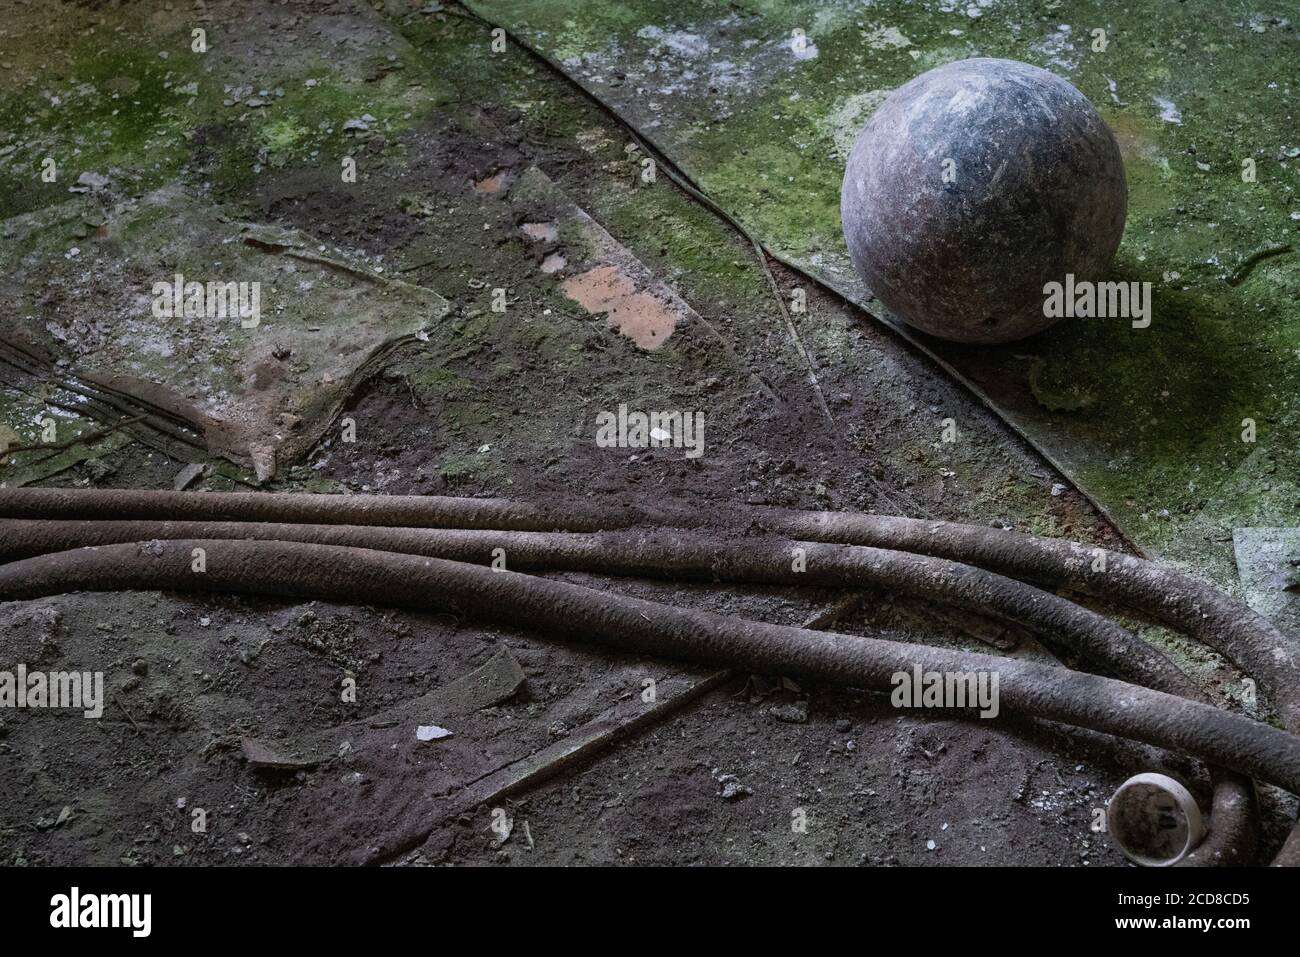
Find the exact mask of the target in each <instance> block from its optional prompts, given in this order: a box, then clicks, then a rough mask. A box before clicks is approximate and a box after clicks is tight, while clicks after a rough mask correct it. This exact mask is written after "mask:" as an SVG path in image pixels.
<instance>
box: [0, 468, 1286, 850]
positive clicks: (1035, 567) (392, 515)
mask: <svg viewBox="0 0 1300 957" xmlns="http://www.w3.org/2000/svg"><path fill="white" fill-rule="evenodd" d="M0 515H13V516H29V517H40V518H44V517H51V518H53V517H79V518H101V517H102V518H108V517H118V518H149V519H157V518H165V517H174V518H192V519H231V520H241V519H243V520H254V521H256V520H280V521H293V522H299V521H308V522H311V521H315V522H328V523H339V522H347V523H357V524H376V523H383V524H393V525H406V526H448V527H462V528H485V527H488V526H495V527H500V528H508V529H509V528H520V529H552V528H553V529H561V530H584V529H599V528H620V527H628V526H632V525H646V524H656V523H657V524H665V523H671V524H676V525H681V526H700V525H707V524H717V523H719V522H721V523H725V524H728V525H731V526H733V527H737V526H738V527H744V526H745V524H746V522H749V523H751V524H760V525H762V526H764V527H767V528H769V529H774V530H777V531H780V532H781V533H783V534H787V535H794V536H796V537H808V538H826V539H830V540H844V541H850V542H857V543H860V544H881V545H886V546H888V547H893V548H898V549H900V550H906V551H916V552H918V553H921V554H936V555H940V556H943V557H948V558H952V559H954V560H958V561H963V562H966V563H970V564H975V565H981V566H984V567H988V568H991V569H993V570H996V571H999V572H1002V573H1004V574H1007V575H1010V576H1011V577H1016V578H1021V579H1023V580H1027V581H1033V582H1047V583H1052V584H1053V585H1054V586H1056V587H1062V586H1064V587H1070V588H1074V589H1077V590H1080V591H1083V592H1085V593H1093V594H1098V595H1101V596H1102V597H1105V598H1107V599H1110V600H1112V601H1117V602H1119V603H1121V604H1126V605H1129V606H1130V607H1133V608H1136V609H1137V610H1139V611H1143V612H1145V613H1147V614H1149V615H1151V616H1152V617H1154V618H1156V619H1157V620H1161V621H1164V622H1165V623H1167V624H1171V625H1173V626H1174V627H1177V628H1179V629H1180V630H1184V631H1186V632H1187V633H1188V634H1190V635H1192V636H1193V637H1195V638H1197V639H1199V640H1201V641H1203V642H1205V643H1206V644H1209V645H1210V646H1212V647H1214V648H1216V649H1218V650H1219V651H1221V652H1222V653H1224V654H1225V655H1226V656H1227V657H1228V658H1229V659H1230V660H1232V661H1234V662H1235V663H1236V664H1238V665H1239V666H1240V667H1242V668H1243V669H1244V670H1246V671H1248V672H1251V673H1256V676H1257V677H1258V678H1259V680H1260V683H1261V685H1262V686H1263V688H1264V690H1265V694H1266V696H1267V697H1268V698H1269V700H1270V701H1273V702H1274V703H1275V705H1276V706H1277V707H1278V709H1279V711H1281V712H1282V713H1283V717H1284V719H1285V720H1286V721H1287V726H1288V727H1289V728H1291V729H1292V730H1293V731H1294V730H1297V718H1296V711H1297V706H1296V705H1295V702H1296V701H1297V700H1298V699H1300V691H1296V690H1295V685H1293V684H1291V683H1290V682H1289V680H1288V679H1287V677H1286V676H1287V675H1288V674H1289V673H1293V672H1294V671H1295V660H1294V659H1295V652H1294V646H1293V645H1292V644H1291V643H1290V642H1289V641H1288V639H1286V637H1285V636H1283V635H1282V634H1281V633H1280V632H1279V631H1278V630H1277V629H1276V628H1274V627H1273V626H1272V624H1271V623H1270V622H1268V621H1267V620H1266V619H1264V618H1262V617H1261V616H1259V615H1256V614H1255V613H1254V612H1253V611H1251V610H1250V609H1248V608H1246V607H1244V606H1242V605H1240V604H1239V603H1237V602H1234V601H1232V600H1231V599H1229V598H1228V597H1227V596H1225V595H1223V594H1222V593H1220V592H1218V591H1217V590H1215V589H1213V588H1212V587H1210V586H1207V585H1205V584H1203V583H1201V582H1199V581H1197V580H1195V579H1193V578H1190V577H1188V576H1185V575H1181V574H1179V573H1177V572H1174V571H1171V570H1169V569H1165V568H1162V567H1161V566H1158V565H1155V564H1154V563H1151V562H1145V561H1143V560H1141V559H1135V558H1132V557H1131V556H1128V555H1124V554H1122V553H1118V552H1112V551H1107V550H1102V549H1097V548H1093V547H1090V546H1085V545H1079V544H1077V543H1072V542H1064V541H1060V540H1056V539H1046V538H1039V537H1035V536H1028V535H1020V534H1018V533H1013V532H1000V531H997V530H994V529H988V528H982V527H978V526H968V525H961V524H958V523H952V522H939V521H930V520H917V519H906V518H892V517H888V516H875V515H866V514H861V513H828V512H793V511H788V510H781V509H748V510H744V511H741V512H738V513H737V512H724V513H723V514H722V515H708V516H703V515H699V514H691V513H686V512H683V511H682V510H680V509H678V510H663V509H658V510H653V511H650V510H645V509H629V508H625V507H615V508H609V507H603V506H602V507H595V506H576V507H573V506H568V507H546V506H535V505H530V504H527V503H519V502H513V501H509V500H503V499H463V498H448V497H429V496H340V495H304V494H284V493H211V492H208V493H203V492H184V493H175V492H151V491H150V492H138V491H134V490H112V489H107V490H84V491H82V490H62V489H19V490H0ZM728 516H729V517H728ZM1099 558H1100V559H1101V564H1102V565H1103V567H1104V568H1106V569H1107V571H1105V572H1098V571H1096V570H1095V569H1096V568H1097V566H1098V564H1099V562H1098V559H1099ZM1189 596H1190V597H1189ZM1278 862H1285V863H1290V864H1298V863H1300V828H1298V829H1297V830H1296V832H1295V833H1293V835H1292V839H1291V840H1290V841H1289V842H1288V844H1287V847H1286V848H1285V849H1284V852H1283V854H1281V855H1279V859H1278Z"/></svg>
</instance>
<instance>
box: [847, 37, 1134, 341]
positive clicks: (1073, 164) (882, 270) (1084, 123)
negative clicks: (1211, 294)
mask: <svg viewBox="0 0 1300 957" xmlns="http://www.w3.org/2000/svg"><path fill="white" fill-rule="evenodd" d="M1127 206H1128V193H1127V189H1126V186H1125V182H1124V165H1123V163H1122V161H1121V160H1120V154H1119V146H1118V145H1117V144H1116V142H1115V137H1114V136H1113V135H1112V134H1111V132H1110V130H1109V129H1108V128H1107V127H1106V124H1105V123H1104V122H1103V121H1102V118H1101V117H1100V116H1099V115H1098V113H1097V111H1096V110H1095V109H1094V108H1093V106H1092V104H1091V103H1089V102H1088V99H1087V97H1085V96H1084V95H1083V94H1082V93H1080V92H1079V91H1078V90H1076V89H1075V88H1074V87H1073V86H1071V85H1070V84H1069V83H1068V82H1066V81H1065V80H1063V79H1061V78H1060V77H1058V76H1056V75H1054V74H1052V73H1049V72H1047V71H1046V70H1041V69H1039V68H1038V67H1036V66H1030V65H1029V64H1027V63H1017V62H1016V61H1014V60H995V59H986V58H980V59H973V60H961V61H958V62H956V63H949V64H947V65H945V66H941V67H938V68H936V69H934V70H931V71H929V72H928V73H923V74H922V75H921V76H918V77H916V78H915V79H913V80H911V81H910V82H908V83H906V84H904V85H903V86H901V87H899V88H898V89H897V90H895V91H894V92H893V93H892V94H891V95H890V97H889V98H888V99H887V100H886V101H885V102H884V104H883V105H882V106H881V107H880V109H879V110H877V111H876V113H875V114H874V115H873V116H872V117H871V119H870V120H869V121H868V122H867V125H866V126H865V127H864V128H863V130H862V132H861V134H859V136H858V140H857V143H855V144H854V147H853V153H852V155H851V156H850V157H849V163H848V168H847V169H846V170H845V173H844V185H843V189H842V191H841V194H840V212H841V214H842V216H843V220H844V238H845V240H846V241H847V242H848V247H849V252H850V254H851V255H852V256H853V263H854V265H855V266H856V267H857V270H858V272H859V274H860V275H861V276H862V278H863V279H864V280H865V281H866V283H867V285H868V287H869V288H870V289H871V291H872V292H873V293H874V294H875V295H876V297H877V298H878V299H880V301H881V302H883V303H884V304H885V305H886V306H887V307H888V308H889V309H890V310H891V311H892V312H893V313H894V314H895V315H897V316H898V317H899V318H901V319H902V320H904V321H905V322H907V323H908V324H909V325H912V326H914V327H916V328H917V329H921V330H923V331H925V332H928V333H931V334H933V335H936V336H940V337H942V338H944V339H951V340H954V341H957V342H1009V341H1011V340H1013V339H1021V338H1024V337H1025V336H1030V335H1033V334H1034V333H1036V332H1041V331H1042V330H1043V329H1046V328H1047V327H1048V326H1050V325H1052V324H1053V323H1054V322H1055V321H1056V320H1055V319H1049V318H1046V317H1045V316H1044V315H1043V302H1044V293H1043V286H1044V285H1045V284H1046V283H1049V282H1061V283H1063V282H1065V279H1066V274H1067V273H1072V274H1073V275H1074V277H1075V280H1076V281H1082V280H1097V279H1100V278H1102V277H1103V276H1104V273H1105V271H1106V268H1107V266H1108V265H1109V264H1110V261H1111V258H1112V257H1113V256H1114V255H1115V250H1116V248H1117V247H1118V246H1119V241H1120V236H1121V234H1122V233H1123V231H1124V214H1125V212H1126V209H1127Z"/></svg>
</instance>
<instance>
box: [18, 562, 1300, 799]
mask: <svg viewBox="0 0 1300 957" xmlns="http://www.w3.org/2000/svg"><path fill="white" fill-rule="evenodd" d="M195 549H202V550H203V552H204V553H205V563H204V565H205V570H204V571H203V572H196V571H194V570H193V566H192V562H193V561H194V554H195V552H194V550H195ZM159 588H161V589H175V590H179V591H234V592H242V593H250V594H261V595H281V596H289V597H295V598H319V599H324V600H329V601H339V600H344V601H353V602H361V603H367V604H376V605H385V606H396V607H406V608H426V609H427V608H434V609H439V610H444V611H450V612H454V613H458V614H464V615H468V616H472V617H476V618H485V619H487V620H491V621H496V622H501V623H504V624H510V625H516V626H519V627H525V628H535V629H540V630H543V631H550V632H556V633H559V634H561V635H572V634H575V633H582V634H584V635H586V636H587V637H588V638H590V639H592V640H594V641H596V642H598V643H600V644H605V645H609V646H612V647H616V648H625V649H631V650H635V651H639V652H642V653H645V654H653V655H664V656H667V657H681V658H688V659H694V660H703V661H712V662H722V663H727V664H730V665H734V666H739V667H746V668H750V669H752V670H755V671H761V672H766V673H773V674H791V675H802V676H805V677H808V678H812V679H817V680H825V681H831V682H837V683H840V684H847V685H851V686H853V687H858V688H863V689H867V690H874V691H889V690H891V689H892V687H893V685H894V683H893V681H892V680H891V676H892V675H894V674H895V673H898V672H906V671H910V670H912V669H913V667H914V666H916V665H920V666H921V668H922V669H923V670H924V671H937V672H981V671H983V672H987V673H993V672H996V673H997V674H998V676H999V694H1000V705H1001V706H1002V707H1004V708H1007V709H1009V710H1011V711H1014V712H1018V713H1021V714H1025V715H1028V716H1031V717H1037V718H1043V719H1047V720H1052V721H1061V722H1063V723H1066V724H1071V725H1074V726H1076V727H1081V728H1088V729H1090V730H1094V731H1101V732H1105V733H1108V734H1113V735H1118V736H1120V737H1127V738H1132V739H1134V740H1137V741H1142V742H1145V743H1147V744H1151V745H1154V746H1156V747H1161V748H1167V749H1169V750H1173V751H1181V752H1184V753H1187V754H1191V755H1193V756H1196V757H1198V758H1201V759H1202V760H1205V761H1207V762H1210V763H1212V764H1217V765H1221V766H1223V767H1226V768H1229V769H1231V770H1233V771H1236V772H1238V773H1241V774H1245V775H1249V776H1252V777H1256V778H1259V779H1260V780H1263V781H1267V782H1269V783H1271V784H1275V785H1277V786H1279V787H1282V788H1285V789H1286V790H1288V791H1290V792H1292V793H1293V794H1300V739H1297V738H1296V737H1294V736H1292V735H1290V734H1287V733H1286V732H1284V731H1279V730H1277V729H1275V728H1271V727H1269V726H1267V725H1263V724H1260V723H1258V722H1256V721H1253V720H1251V719H1249V718H1245V717H1241V716H1238V715H1233V714H1229V713H1227V712H1225V711H1221V710H1219V709H1217V708H1214V707H1212V706H1210V705H1207V704H1202V703H1200V702H1197V701H1192V700H1189V699H1187V698H1181V697H1177V696H1175V695H1170V694H1165V693H1164V692H1161V691H1154V690H1151V689H1148V688H1142V687H1140V686H1137V685H1132V684H1128V683H1126V682H1123V681H1118V680H1116V679H1113V678H1103V677H1100V676H1097V675H1090V674H1086V673H1082V672H1077V671H1070V670H1067V669H1063V668H1058V667H1052V666H1048V665H1039V664H1034V663H1030V662H1023V661H1017V660H1015V659H1011V658H1001V657H996V656H992V655H984V654H977V653H973V652H963V651H951V650H948V649H943V648H934V647H930V646H925V645H908V644H900V643H898V642H892V641H884V640H881V639H875V638H856V637H855V638H849V639H846V638H845V636H843V635H836V634H831V633H827V632H818V631H806V630H804V629H800V628H792V627H788V626H783V625H772V624H767V623H763V622H754V621H747V620H744V619H740V618H733V617H730V616H726V615H717V614H713V613H711V612H705V611H700V610H696V609H685V608H677V607H674V606H671V605H663V604H659V603H656V602H649V601H643V600H641V599H635V598H628V597H624V596H621V595H613V594H609V593H606V592H600V591H596V590H594V589H590V588H585V587H582V586H579V585H571V584H568V583H565V582H558V581H551V580H548V579H545V578H537V577H534V576H531V575H524V574H521V573H518V572H510V571H500V572H498V571H493V570H491V569H488V568H482V567H478V566H474V565H468V564H465V563H462V562H449V561H444V560H442V559H436V558H425V557H423V556H413V555H400V554H396V553H393V552H380V551H373V550H370V549H359V548H344V547H340V546H334V545H312V544H305V543H301V542H274V541H268V542H248V541H229V540H227V541H223V540H219V539H200V540H186V541H150V542H141V543H133V544H126V545H106V546H101V547H94V548H82V549H77V550H75V551H70V552H56V553H52V554H48V555H40V556H37V557H35V558H29V559H25V560H23V561H18V562H11V563H9V564H7V565H4V566H2V567H0V600H7V601H13V600H20V599H31V598H39V597H44V596H48V595H54V594H61V593H63V592H66V591H70V590H90V591H108V590H120V589H159Z"/></svg>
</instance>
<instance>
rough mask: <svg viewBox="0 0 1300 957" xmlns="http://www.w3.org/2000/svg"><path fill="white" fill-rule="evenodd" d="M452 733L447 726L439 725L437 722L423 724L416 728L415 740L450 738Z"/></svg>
mask: <svg viewBox="0 0 1300 957" xmlns="http://www.w3.org/2000/svg"><path fill="white" fill-rule="evenodd" d="M452 733H453V732H451V731H448V730H447V729H446V728H440V727H438V726H437V725H436V724H422V725H420V726H419V727H418V728H416V729H415V740H417V741H439V740H441V739H443V738H450V737H451V736H452Z"/></svg>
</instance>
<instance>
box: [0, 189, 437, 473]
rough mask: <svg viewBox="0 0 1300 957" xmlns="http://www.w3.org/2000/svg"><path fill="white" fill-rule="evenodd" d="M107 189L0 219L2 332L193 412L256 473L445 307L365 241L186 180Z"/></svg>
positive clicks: (178, 410)
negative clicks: (245, 214) (334, 241)
mask: <svg viewBox="0 0 1300 957" xmlns="http://www.w3.org/2000/svg"><path fill="white" fill-rule="evenodd" d="M99 202H100V201H99V200H98V199H96V198H92V197H89V196H81V197H78V198H76V199H72V200H70V201H68V202H67V203H64V204H62V205H60V206H57V207H53V208H49V209H45V210H41V211H38V212H36V213H31V214H26V215H23V216H18V217H15V218H13V219H10V220H8V221H6V222H5V223H4V224H3V226H0V263H2V264H3V266H4V273H5V279H4V281H3V286H2V287H0V288H3V292H4V300H5V303H6V305H5V306H4V307H3V313H2V314H0V341H4V342H7V343H11V344H14V345H15V346H17V347H19V348H21V349H22V350H23V351H25V352H27V353H29V354H36V355H40V356H42V357H43V358H44V359H45V361H47V362H48V363H49V364H50V365H52V366H54V367H56V368H58V369H60V371H63V372H66V373H70V374H71V375H73V376H75V377H76V378H79V379H81V380H83V381H85V382H88V383H92V384H94V385H95V386H98V387H102V388H105V389H109V390H111V391H114V392H118V393H122V394H126V395H129V396H132V397H134V398H137V399H140V400H142V401H144V402H146V403H147V404H149V405H151V406H153V407H156V408H159V409H161V410H164V411H165V412H167V413H169V414H170V415H171V416H173V417H175V418H176V419H179V420H181V421H184V422H187V423H190V424H192V425H193V426H194V427H195V429H197V430H198V431H199V432H200V433H201V434H202V436H203V438H204V440H205V441H206V443H207V446H208V449H209V451H210V452H211V453H212V454H214V455H219V456H223V457H225V458H228V459H230V460H231V461H234V462H237V463H240V464H242V465H247V466H251V467H252V468H253V469H254V471H255V472H256V473H257V476H258V478H259V479H261V480H266V479H269V478H271V477H273V476H274V475H276V473H277V472H278V471H279V470H280V469H282V468H283V467H284V466H286V465H288V464H290V463H292V462H294V461H296V460H297V459H298V458H300V457H301V456H303V455H304V454H305V453H306V452H307V450H308V449H310V448H311V447H312V446H313V445H314V444H315V443H316V441H317V440H318V439H319V438H320V437H321V435H322V433H323V432H324V430H325V429H326V428H327V427H328V426H329V424H330V422H331V421H332V420H333V418H334V416H335V415H336V414H337V412H338V410H339V409H340V408H341V406H342V404H343V402H344V400H345V399H346V398H347V396H348V395H349V394H350V393H351V392H352V390H353V389H354V388H355V387H356V386H357V385H358V384H359V383H360V382H361V381H363V380H364V379H365V378H366V377H368V376H369V375H371V374H372V373H373V372H375V371H376V370H377V369H378V368H379V367H380V365H381V363H382V361H383V360H384V358H385V357H386V356H388V355H389V354H390V353H391V352H392V351H393V350H394V349H395V348H396V347H398V346H399V345H401V344H403V343H405V342H409V341H412V340H414V339H415V338H416V337H417V336H420V335H421V334H423V333H424V331H425V330H426V329H428V328H430V327H432V326H433V325H434V324H436V323H437V322H438V321H439V320H440V319H441V318H442V317H443V316H444V315H445V314H446V312H447V309H448V305H447V303H446V301H445V300H444V299H442V297H440V296H438V295H437V294H436V293H434V292H432V291H430V290H428V289H425V288H423V287H421V286H416V285H412V284H410V283H406V282H402V281H399V280H394V279H390V278H388V277H387V276H386V275H385V274H384V267H383V266H382V265H379V264H378V263H377V262H376V261H373V260H368V259H367V258H366V257H365V256H364V255H363V254H360V253H357V252H354V251H351V250H345V249H340V248H337V247H326V246H325V245H324V244H321V243H318V242H317V241H315V240H314V239H313V238H312V237H310V236H308V235H306V234H305V233H303V232H300V231H297V230H292V229H284V228H280V227H271V226H265V225H259V224H256V223H249V222H243V221H241V220H240V219H239V218H238V217H237V216H236V215H235V213H234V212H232V211H229V210H226V209H223V208H222V207H220V206H217V205H213V204H210V203H208V202H205V201H203V200H201V199H198V198H196V197H194V196H192V195H190V194H189V193H187V192H185V191H184V190H182V189H180V188H177V187H167V188H164V189H160V190H157V191H155V192H152V193H148V194H146V195H145V196H143V197H141V198H140V199H138V200H133V199H124V200H121V201H118V202H116V203H112V204H105V205H104V206H103V207H101V206H100V205H99Z"/></svg>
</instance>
